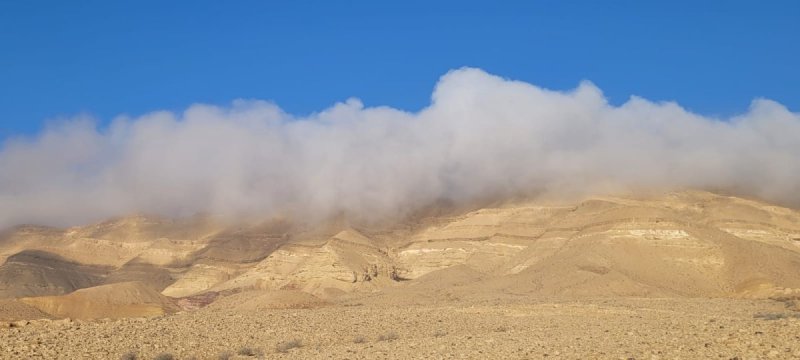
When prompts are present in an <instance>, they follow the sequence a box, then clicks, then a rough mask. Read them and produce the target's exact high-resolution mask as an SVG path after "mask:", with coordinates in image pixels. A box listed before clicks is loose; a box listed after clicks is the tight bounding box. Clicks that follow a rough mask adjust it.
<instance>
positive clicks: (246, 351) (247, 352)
mask: <svg viewBox="0 0 800 360" xmlns="http://www.w3.org/2000/svg"><path fill="white" fill-rule="evenodd" d="M236 353H237V354H239V355H242V356H261V355H264V352H263V351H261V350H260V349H253V348H251V347H247V346H243V347H242V348H240V349H239V351H237V352H236Z"/></svg>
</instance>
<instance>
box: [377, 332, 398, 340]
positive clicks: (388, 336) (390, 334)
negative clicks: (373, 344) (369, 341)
mask: <svg viewBox="0 0 800 360" xmlns="http://www.w3.org/2000/svg"><path fill="white" fill-rule="evenodd" d="M399 338H400V336H398V335H397V333H396V332H394V331H389V332H387V333H385V334H381V335H380V336H378V341H393V340H397V339H399Z"/></svg>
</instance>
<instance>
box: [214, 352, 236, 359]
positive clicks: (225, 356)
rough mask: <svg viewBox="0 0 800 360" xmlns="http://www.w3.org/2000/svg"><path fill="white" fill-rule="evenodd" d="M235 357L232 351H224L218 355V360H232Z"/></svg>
mask: <svg viewBox="0 0 800 360" xmlns="http://www.w3.org/2000/svg"><path fill="white" fill-rule="evenodd" d="M232 357H233V353H232V352H230V351H223V352H221V353H219V355H217V360H230V359H231V358H232Z"/></svg>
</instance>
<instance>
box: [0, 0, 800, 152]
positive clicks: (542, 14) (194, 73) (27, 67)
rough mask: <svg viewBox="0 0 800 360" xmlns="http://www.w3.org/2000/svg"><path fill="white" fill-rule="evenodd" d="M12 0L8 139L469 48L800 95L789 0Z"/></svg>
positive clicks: (534, 78) (429, 69) (404, 80)
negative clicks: (71, 119)
mask: <svg viewBox="0 0 800 360" xmlns="http://www.w3.org/2000/svg"><path fill="white" fill-rule="evenodd" d="M600 3H601V2H598V1H530V2H528V1H519V2H516V1H508V2H504V4H503V5H498V4H496V2H489V1H485V2H475V1H439V2H436V3H435V4H432V2H429V1H402V2H400V1H397V2H388V1H386V2H381V1H342V2H332V1H235V2H233V1H229V2H222V1H184V2H182V1H169V2H165V1H129V2H121V1H72V2H67V1H36V0H33V1H3V2H0V139H2V138H7V137H9V136H15V135H24V134H33V133H36V132H37V131H38V130H39V129H41V127H42V126H43V124H44V123H45V122H46V121H48V120H51V119H54V118H59V117H68V116H74V115H75V114H79V113H87V114H91V115H93V116H95V117H97V118H98V119H99V120H100V121H101V122H103V121H108V120H109V119H111V118H112V117H113V116H115V115H118V114H122V113H125V114H131V115H138V114H142V113H146V112H149V111H153V110H159V109H168V110H177V111H179V110H182V109H184V108H185V107H186V106H188V105H190V104H192V103H196V102H203V103H212V104H227V103H229V102H230V101H231V100H233V99H237V98H256V99H267V100H272V101H274V102H276V103H277V104H278V105H280V106H281V107H282V108H284V109H285V110H287V111H289V112H291V113H296V114H304V113H309V112H313V111H318V110H321V109H323V108H325V107H328V106H330V105H331V104H333V103H334V102H337V101H342V100H345V99H347V98H348V97H358V98H360V99H362V100H363V102H364V103H365V105H367V106H373V105H389V106H394V107H398V108H401V109H405V110H417V109H420V108H422V107H424V106H426V105H427V104H428V103H429V101H430V94H431V91H432V88H433V86H434V85H435V83H436V81H437V79H438V78H439V77H440V76H441V75H443V74H444V73H445V72H446V71H447V70H449V69H454V68H459V67H462V66H473V67H479V68H482V69H484V70H486V71H488V72H490V73H494V74H497V75H500V76H504V77H508V78H512V79H519V80H524V81H527V82H531V83H534V84H537V85H540V86H544V87H548V88H554V89H568V88H573V87H575V86H576V85H577V84H578V82H579V81H580V80H583V79H588V80H591V81H593V82H594V83H595V84H597V85H598V86H599V87H600V88H602V89H603V91H604V92H605V94H606V96H607V97H609V98H610V100H611V102H612V103H615V104H618V103H621V102H624V101H625V100H627V99H628V97H629V96H630V95H639V96H643V97H645V98H648V99H651V100H673V101H677V102H679V103H680V104H681V105H683V106H685V107H686V108H688V109H690V110H692V111H696V112H699V113H702V114H706V115H712V116H729V115H731V114H736V113H741V112H744V111H745V110H746V109H747V107H748V106H749V104H750V101H751V100H752V99H754V98H758V97H766V98H770V99H773V100H776V101H778V102H780V103H782V104H784V105H785V106H787V107H788V108H789V109H790V110H792V111H798V110H800V96H799V95H798V94H800V71H799V70H798V68H797V64H798V59H800V40H798V39H800V2H796V1H769V2H759V1H746V2H744V1H704V2H697V1H661V2H656V1H604V2H602V4H600Z"/></svg>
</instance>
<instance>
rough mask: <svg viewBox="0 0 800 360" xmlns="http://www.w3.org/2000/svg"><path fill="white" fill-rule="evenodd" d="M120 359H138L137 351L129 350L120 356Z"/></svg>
mask: <svg viewBox="0 0 800 360" xmlns="http://www.w3.org/2000/svg"><path fill="white" fill-rule="evenodd" d="M119 360H136V352H135V351H128V352H126V353H124V354H122V356H120V357H119Z"/></svg>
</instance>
